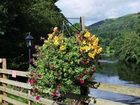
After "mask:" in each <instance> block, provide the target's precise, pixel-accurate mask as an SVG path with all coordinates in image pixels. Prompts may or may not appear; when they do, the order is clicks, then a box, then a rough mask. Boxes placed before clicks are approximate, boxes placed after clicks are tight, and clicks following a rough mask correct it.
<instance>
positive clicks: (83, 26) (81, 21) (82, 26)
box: [80, 17, 85, 31]
mask: <svg viewBox="0 0 140 105" xmlns="http://www.w3.org/2000/svg"><path fill="white" fill-rule="evenodd" d="M80 26H81V31H83V30H85V24H84V17H80Z"/></svg>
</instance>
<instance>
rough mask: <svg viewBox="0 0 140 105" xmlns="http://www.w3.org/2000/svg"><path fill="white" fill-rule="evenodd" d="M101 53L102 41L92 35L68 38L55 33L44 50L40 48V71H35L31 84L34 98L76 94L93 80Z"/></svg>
mask: <svg viewBox="0 0 140 105" xmlns="http://www.w3.org/2000/svg"><path fill="white" fill-rule="evenodd" d="M101 51H102V48H101V47H100V46H99V39H98V38H97V37H95V35H91V34H90V32H88V31H84V32H81V33H80V34H76V35H75V36H71V37H65V36H64V35H63V33H61V34H59V32H58V30H57V29H56V30H54V32H53V33H52V34H48V39H46V40H44V44H43V46H41V47H38V53H37V54H36V56H37V60H35V64H36V65H37V67H36V68H32V70H31V72H30V80H29V82H30V84H31V85H32V86H33V94H34V95H36V96H37V95H39V96H46V95H47V96H60V95H61V94H64V93H67V92H75V90H76V89H77V88H78V86H79V85H85V84H86V83H87V81H90V80H91V79H92V75H93V73H95V65H94V62H95V61H96V58H97V55H99V54H100V53H101ZM76 84H78V85H76ZM42 93H45V94H42Z"/></svg>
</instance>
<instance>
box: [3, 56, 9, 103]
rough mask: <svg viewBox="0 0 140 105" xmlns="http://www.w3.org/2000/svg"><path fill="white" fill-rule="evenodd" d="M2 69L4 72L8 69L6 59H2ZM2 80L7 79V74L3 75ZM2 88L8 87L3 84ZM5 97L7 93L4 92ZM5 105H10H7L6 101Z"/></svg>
mask: <svg viewBox="0 0 140 105" xmlns="http://www.w3.org/2000/svg"><path fill="white" fill-rule="evenodd" d="M2 69H3V70H6V69H7V61H6V58H3V59H2ZM2 78H4V79H7V75H6V74H3V75H2ZM2 86H3V87H6V84H2ZM3 95H4V96H7V94H6V93H5V92H3ZM3 104H4V105H8V103H7V102H6V101H4V102H3Z"/></svg>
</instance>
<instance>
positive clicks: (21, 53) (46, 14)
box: [0, 0, 64, 69]
mask: <svg viewBox="0 0 140 105" xmlns="http://www.w3.org/2000/svg"><path fill="white" fill-rule="evenodd" d="M56 1H57V0H20V1H19V0H1V1H0V49H1V50H0V57H5V58H9V60H8V64H9V65H10V68H14V69H18V68H20V69H27V61H28V49H27V48H26V45H25V40H24V39H25V36H26V33H27V32H31V34H32V36H33V37H34V38H35V40H34V44H42V42H41V41H40V37H41V36H42V37H45V36H46V33H48V32H49V31H50V29H51V28H52V26H54V25H55V26H58V27H60V26H61V24H62V20H63V18H64V16H63V15H62V14H61V13H60V9H59V8H57V7H56V6H55V3H56ZM5 46H6V47H5ZM11 61H12V62H11ZM18 62H20V64H18ZM12 63H13V64H12ZM15 64H16V66H13V65H15Z"/></svg>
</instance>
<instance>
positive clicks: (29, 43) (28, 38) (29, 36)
mask: <svg viewBox="0 0 140 105" xmlns="http://www.w3.org/2000/svg"><path fill="white" fill-rule="evenodd" d="M27 35H28V36H27V37H26V38H25V41H26V44H27V47H32V43H33V40H34V37H33V36H31V34H30V32H29V33H27Z"/></svg>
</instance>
